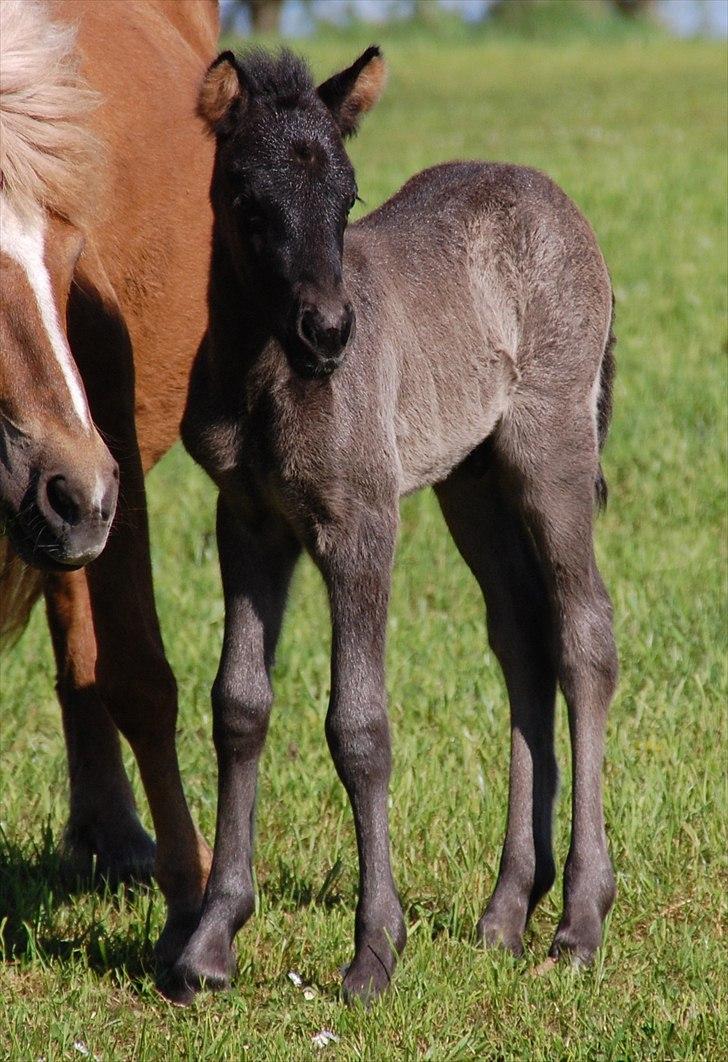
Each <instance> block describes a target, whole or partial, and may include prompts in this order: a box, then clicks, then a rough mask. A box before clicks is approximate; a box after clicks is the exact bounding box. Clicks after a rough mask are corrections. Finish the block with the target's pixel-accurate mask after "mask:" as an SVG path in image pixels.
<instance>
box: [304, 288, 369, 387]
mask: <svg viewBox="0 0 728 1062" xmlns="http://www.w3.org/2000/svg"><path fill="white" fill-rule="evenodd" d="M355 327H356V316H355V314H354V307H353V306H352V305H351V303H349V302H347V303H344V304H343V306H342V305H341V304H339V305H338V306H331V307H329V306H321V305H317V304H313V303H304V304H303V305H302V306H301V307H300V308H299V310H298V315H297V318H296V337H297V339H298V343H299V345H300V355H301V356H300V358H299V359H298V360H299V364H300V366H301V368H303V370H304V372H305V374H306V375H310V376H313V377H322V376H330V375H331V373H332V372H333V371H334V370H335V369H337V368H338V367H339V365H341V362H342V361H343V360H344V353H345V351H346V347H347V344H348V343H349V341H350V340H351V338H352V336H353V334H354V330H355Z"/></svg>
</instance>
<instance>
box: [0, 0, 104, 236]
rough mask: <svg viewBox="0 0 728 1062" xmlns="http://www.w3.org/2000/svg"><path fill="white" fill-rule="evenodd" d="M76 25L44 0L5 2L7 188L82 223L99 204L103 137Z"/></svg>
mask: <svg viewBox="0 0 728 1062" xmlns="http://www.w3.org/2000/svg"><path fill="white" fill-rule="evenodd" d="M75 43H76V29H75V27H74V26H71V25H68V24H63V23H59V22H54V21H53V20H52V19H51V17H50V12H49V10H48V7H47V5H46V4H45V3H44V2H43V0H2V3H0V173H1V174H2V178H1V180H2V194H3V196H6V197H7V199H8V200H9V201H10V202H12V204H13V207H14V208H15V209H16V210H18V211H20V212H21V213H28V212H29V211H33V210H37V209H38V207H42V208H44V209H46V210H52V211H53V212H54V213H56V214H59V215H61V216H62V217H64V218H67V219H68V220H69V221H71V222H73V223H74V224H79V223H82V222H83V220H84V218H85V217H86V216H87V215H88V213H89V211H90V210H91V208H92V207H93V206H94V201H95V199H96V194H95V193H96V181H95V180H94V177H95V176H97V174H98V161H97V160H98V145H97V143H96V141H95V139H94V137H93V135H92V133H91V131H90V130H89V128H88V127H87V125H86V118H87V116H88V113H89V111H90V110H91V109H92V108H93V107H94V106H95V105H96V102H97V96H96V94H95V93H94V92H92V91H91V89H89V88H88V87H87V86H86V85H85V84H84V82H83V80H82V78H81V76H80V73H79V62H78V56H77V54H76V51H75Z"/></svg>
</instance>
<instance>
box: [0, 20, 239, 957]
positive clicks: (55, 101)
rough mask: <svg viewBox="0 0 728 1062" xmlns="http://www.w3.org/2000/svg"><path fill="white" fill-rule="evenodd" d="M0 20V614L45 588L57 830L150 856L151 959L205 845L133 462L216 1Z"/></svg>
mask: <svg viewBox="0 0 728 1062" xmlns="http://www.w3.org/2000/svg"><path fill="white" fill-rule="evenodd" d="M0 18H1V19H2V22H1V23H0V29H1V30H2V32H1V33H0V49H1V57H2V64H1V71H2V75H1V86H2V87H1V91H0V123H1V124H0V133H1V134H2V137H1V143H2V148H1V150H2V155H1V157H0V163H1V166H2V187H1V189H0V207H1V210H2V243H1V245H0V252H1V253H0V263H1V267H2V291H3V299H2V307H1V308H0V342H1V344H2V346H1V350H2V355H1V357H0V512H2V513H3V516H4V523H5V526H6V529H7V531H8V538H6V539H5V540H0V543H2V551H1V552H0V571H2V576H1V578H2V581H1V582H0V629H2V628H3V627H4V628H5V629H6V630H7V629H8V628H12V627H15V628H16V629H17V628H19V627H20V626H22V623H23V622H24V620H25V618H26V617H27V613H28V611H29V608H30V606H31V605H32V603H33V601H34V600H35V599H36V598H37V597H38V596H40V593H41V590H42V592H43V593H44V594H45V600H46V607H47V612H48V620H49V624H50V629H51V635H52V640H53V647H54V651H55V656H56V663H57V669H58V695H59V698H60V702H61V708H62V712H63V725H64V730H65V736H66V743H67V749H68V764H69V772H70V783H71V800H70V819H69V823H68V826H67V829H66V833H65V849H66V852H67V854H68V856H69V857H70V859H71V861H72V863H73V865H74V866H76V867H78V868H79V869H85V868H86V867H88V865H89V864H90V862H91V858H92V857H95V858H96V860H97V865H98V867H99V868H100V869H101V870H102V871H104V872H105V873H106V874H108V875H110V876H111V877H113V878H122V877H126V876H128V875H130V874H140V873H141V874H143V875H145V874H148V873H149V872H150V871H151V870H152V866H153V864H154V872H155V874H156V877H157V880H158V882H159V884H160V886H161V888H162V891H163V892H164V895H165V898H166V900H167V903H168V908H169V911H168V922H167V926H166V928H165V931H164V934H163V937H162V941H161V942H160V944H161V947H160V948H159V953H161V955H162V957H164V953H165V951H170V950H171V952H172V953H175V952H176V950H177V948H176V945H175V938H176V936H177V935H178V933H180V932H182V929H181V927H183V926H184V925H185V924H186V922H187V920H188V919H189V918H191V917H193V915H194V914H195V913H196V912H197V910H198V908H199V903H200V898H201V895H202V891H203V888H204V884H205V880H206V877H207V871H208V866H209V851H208V848H207V846H206V845H205V843H204V841H203V840H202V838H201V837H200V835H199V834H198V832H197V830H196V829H195V826H194V825H193V822H192V819H191V817H190V813H189V811H188V808H187V804H186V802H185V798H184V794H183V791H182V785H181V781H180V775H179V768H178V764H177V754H176V749H175V721H176V716H177V693H176V686H175V681H174V677H173V675H172V672H171V670H170V667H169V665H168V663H167V661H166V659H165V655H164V649H163V646H162V639H161V635H160V630H159V623H158V620H157V615H156V611H155V606H154V598H153V592H152V573H151V564H150V557H149V540H148V530H147V516H146V505H145V494H144V472H145V471H146V470H148V469H149V468H150V467H151V466H152V465H153V464H154V463H155V461H157V460H158V459H159V458H160V457H161V456H162V454H164V453H165V451H166V450H167V449H168V448H169V447H170V445H171V444H172V442H173V441H174V440H175V438H176V437H177V433H178V424H179V420H180V416H181V412H182V408H183V404H184V398H185V393H186V385H187V377H188V371H189V366H190V363H191V361H192V359H193V357H194V354H195V351H196V349H197V346H198V344H199V342H200V339H201V335H202V331H203V328H204V321H205V290H206V279H207V271H208V260H209V244H210V231H211V215H210V208H209V205H208V200H207V193H208V186H209V181H210V172H211V166H212V144H211V143H210V140H209V137H207V136H206V135H205V132H204V129H203V125H202V123H201V122H200V120H199V119H198V118H197V117H196V115H195V103H196V93H197V89H198V86H199V82H200V79H201V77H202V75H203V73H204V70H205V67H206V65H207V63H208V62H209V60H210V58H211V57H212V55H213V52H214V48H215V43H216V39H217V30H218V26H217V5H216V3H215V0H105V2H104V3H103V4H100V3H94V2H92V0H59V2H56V3H52V4H48V3H43V2H40V0H3V3H2V5H0ZM162 145H164V146H163V148H162ZM107 447H108V448H107ZM117 478H118V480H119V482H120V485H121V490H120V492H119V498H118V504H117V503H116V497H117ZM115 504H116V508H117V512H116V518H115V520H114V524H113V528H112V531H111V534H110V535H109V529H110V526H111V521H112V518H113V515H114V507H115ZM107 536H108V542H106V540H107ZM105 543H106V548H105V549H104V550H103V552H101V550H102V549H103V547H104V544H105ZM94 558H98V559H94ZM91 560H93V561H94V563H93V564H91V565H90V566H89V567H88V568H81V567H80V566H81V565H84V564H86V563H87V562H89V561H91ZM23 562H29V563H30V564H31V565H32V566H33V567H26V565H25V563H23ZM118 731H121V732H122V734H123V735H124V736H125V737H126V738H127V739H128V741H129V742H130V744H131V746H132V749H133V751H134V754H135V756H136V759H137V762H138V764H139V770H140V773H141V777H142V781H143V783H144V788H145V790H146V793H147V796H148V799H149V804H150V808H151V813H152V819H153V822H154V828H155V831H156V838H157V844H156V856H155V846H154V844H153V842H152V841H151V839H150V838H149V837H148V835H147V834H146V832H145V831H144V830H143V828H142V826H141V824H140V822H139V819H138V817H137V812H136V808H135V804H134V799H133V796H132V792H131V788H130V785H129V781H128V779H127V776H126V773H125V771H124V767H123V764H122V759H121V755H120V746H119V736H118Z"/></svg>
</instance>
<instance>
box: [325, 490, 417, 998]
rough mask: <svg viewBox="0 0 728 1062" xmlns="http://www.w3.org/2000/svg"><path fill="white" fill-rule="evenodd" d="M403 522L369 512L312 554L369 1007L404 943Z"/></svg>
mask: <svg viewBox="0 0 728 1062" xmlns="http://www.w3.org/2000/svg"><path fill="white" fill-rule="evenodd" d="M396 524H397V516H396V509H395V508H393V510H392V511H391V512H387V513H384V514H381V515H378V516H376V517H373V516H371V515H370V514H367V515H366V516H364V517H362V518H361V521H360V523H359V526H358V528H357V531H356V534H355V535H352V536H346V537H345V538H344V540H343V541H341V542H339V543H337V544H336V546H335V547H334V548H333V549H332V550H329V551H327V552H326V553H324V554H323V555H318V556H316V557H315V559H316V561H317V563H318V564H319V566H320V567H321V570H322V572H323V574H324V577H325V579H326V582H327V585H328V589H329V596H330V601H331V615H332V621H333V646H332V669H331V670H332V674H331V701H330V704H329V711H328V715H327V717H326V737H327V739H328V743H329V748H330V750H331V755H332V757H333V760H334V763H335V765H336V769H337V771H338V773H339V777H340V778H341V780H342V782H343V783H344V786H345V788H346V791H347V793H348V795H349V799H350V801H351V806H352V810H353V812H354V825H355V828H356V839H357V847H358V850H359V900H358V904H357V909H356V923H355V952H354V959H353V961H352V963H351V965H350V966H349V968H348V971H347V973H346V975H345V977H344V993H345V996H346V997H347V999H352V998H360V999H362V1000H363V1001H364V1002H368V1001H369V1000H371V999H373V998H374V997H376V996H377V995H379V994H380V993H381V992H383V991H384V990H385V989H386V988H387V986H388V984H389V981H390V979H391V976H392V973H393V972H394V967H395V963H396V961H397V955H398V954H400V953H401V952H402V950H403V948H404V945H405V941H406V938H407V933H406V929H405V924H404V919H403V917H402V908H401V906H400V902H399V897H398V896H397V891H396V889H395V885H394V880H393V878H392V869H391V865H390V857H389V825H388V807H387V804H388V788H389V775H390V770H391V752H390V740H389V724H388V720H387V703H386V689H385V676H384V655H385V638H386V624H387V605H388V601H389V587H390V580H391V568H392V556H393V552H394V542H395V535H396ZM314 552H315V551H314Z"/></svg>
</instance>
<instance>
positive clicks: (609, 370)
mask: <svg viewBox="0 0 728 1062" xmlns="http://www.w3.org/2000/svg"><path fill="white" fill-rule="evenodd" d="M613 324H614V292H612V312H611V315H610V318H609V332H608V334H607V342H606V343H605V344H604V355H603V357H602V364H601V366H600V368H599V393H598V395H597V437H598V440H599V452H600V453H601V451H602V449H603V448H604V443H605V442H606V441H607V432H608V431H609V422H610V420H611V419H612V387H613V384H614V373H615V370H616V363H615V360H614V344H615V343H616V342H617V337H616V336H615V334H614V332H613V330H612V326H613ZM595 490H596V500H597V507H598V508H599V509H603V508H604V507H605V506H606V504H607V495H608V493H609V491H608V488H607V481H606V479H605V478H604V473H603V472H602V466H601V464H600V465H599V472H598V473H597V479H596V483H595Z"/></svg>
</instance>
